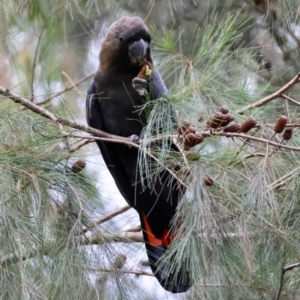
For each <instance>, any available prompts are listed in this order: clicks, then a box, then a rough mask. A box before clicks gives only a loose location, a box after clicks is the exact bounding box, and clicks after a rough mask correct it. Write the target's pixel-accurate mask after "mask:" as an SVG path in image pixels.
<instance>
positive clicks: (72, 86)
mask: <svg viewBox="0 0 300 300" xmlns="http://www.w3.org/2000/svg"><path fill="white" fill-rule="evenodd" d="M94 75H95V72H92V73H90V74H88V75H86V76H84V77H82V78H81V79H78V80H75V82H74V83H73V84H68V85H67V86H66V87H65V88H64V89H63V90H61V91H59V92H57V93H53V95H52V96H49V97H47V98H46V99H45V100H43V101H40V102H37V103H36V105H43V104H46V103H48V102H50V101H51V100H53V99H54V98H56V97H58V96H60V95H62V94H64V93H65V92H68V91H70V90H72V89H74V88H75V87H76V86H78V85H80V84H81V83H82V82H84V81H86V80H88V79H90V78H91V77H93V76H94Z"/></svg>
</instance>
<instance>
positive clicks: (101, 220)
mask: <svg viewBox="0 0 300 300" xmlns="http://www.w3.org/2000/svg"><path fill="white" fill-rule="evenodd" d="M130 208H131V206H130V205H125V206H122V207H121V208H118V209H116V210H114V211H113V212H111V213H109V214H108V215H106V216H105V217H102V218H100V219H98V220H95V221H94V222H93V225H92V226H91V227H89V230H90V229H92V228H94V227H96V226H97V225H100V224H102V223H104V222H106V221H108V220H110V219H112V218H113V217H115V216H117V215H120V214H122V213H123V212H125V211H127V210H129V209H130ZM82 230H83V231H87V228H86V227H85V226H84V227H83V228H82Z"/></svg>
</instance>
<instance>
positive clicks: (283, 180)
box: [267, 167, 300, 189]
mask: <svg viewBox="0 0 300 300" xmlns="http://www.w3.org/2000/svg"><path fill="white" fill-rule="evenodd" d="M298 172H300V167H298V168H295V169H294V170H292V171H290V172H289V173H287V174H285V175H284V176H282V177H280V178H279V179H277V180H276V181H273V182H272V183H270V184H269V185H267V188H268V189H275V188H278V187H280V186H282V185H283V184H285V183H286V182H287V181H288V180H290V179H291V178H293V177H294V176H296V175H297V173H298Z"/></svg>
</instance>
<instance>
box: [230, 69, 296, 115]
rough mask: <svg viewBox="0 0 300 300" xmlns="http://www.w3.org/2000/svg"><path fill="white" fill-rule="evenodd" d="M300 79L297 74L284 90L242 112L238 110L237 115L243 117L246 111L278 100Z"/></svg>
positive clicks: (247, 107)
mask: <svg viewBox="0 0 300 300" xmlns="http://www.w3.org/2000/svg"><path fill="white" fill-rule="evenodd" d="M299 79H300V73H299V74H297V75H296V76H295V77H294V78H293V79H292V80H291V81H290V82H288V83H287V84H286V85H285V86H283V87H282V88H280V89H279V90H278V91H277V92H275V93H273V94H271V95H268V96H266V97H264V98H263V99H261V100H259V101H257V102H255V103H252V104H250V105H248V106H246V107H244V108H242V109H240V110H238V111H237V112H236V113H238V114H240V115H242V114H244V112H245V111H247V110H250V109H253V108H257V107H260V106H262V105H264V104H266V103H268V102H270V101H271V100H273V99H276V98H278V97H280V96H282V94H283V93H284V92H285V91H286V90H288V89H289V88H290V87H292V86H293V85H295V84H296V83H298V82H299Z"/></svg>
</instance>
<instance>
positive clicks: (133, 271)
mask: <svg viewBox="0 0 300 300" xmlns="http://www.w3.org/2000/svg"><path fill="white" fill-rule="evenodd" d="M93 271H98V272H104V273H113V272H116V270H107V269H99V270H97V269H96V270H95V269H94V270H93ZM117 272H120V273H127V274H134V275H144V276H150V277H154V275H153V273H149V272H146V271H135V270H118V271H117Z"/></svg>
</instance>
